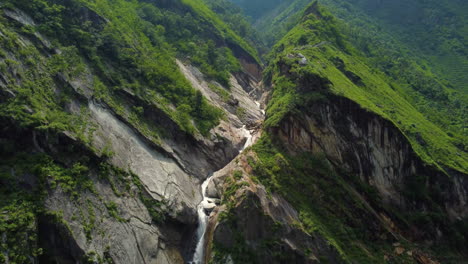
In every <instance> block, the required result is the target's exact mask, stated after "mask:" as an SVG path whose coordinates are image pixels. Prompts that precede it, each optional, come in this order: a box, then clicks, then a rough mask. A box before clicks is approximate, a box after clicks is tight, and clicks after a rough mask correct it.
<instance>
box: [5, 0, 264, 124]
mask: <svg viewBox="0 0 468 264" xmlns="http://www.w3.org/2000/svg"><path fill="white" fill-rule="evenodd" d="M10 8H18V9H20V10H22V11H24V12H25V13H26V14H29V15H30V16H31V17H32V18H33V19H34V21H35V24H32V25H20V26H19V28H18V29H16V28H6V26H7V25H9V24H12V22H11V21H6V20H4V21H3V22H2V25H3V28H4V32H5V34H8V35H7V36H5V35H4V36H3V37H2V38H3V40H4V45H3V46H2V48H3V49H4V53H8V52H11V53H13V54H19V55H21V56H22V57H20V58H16V59H18V60H23V59H24V60H25V59H27V58H28V56H27V55H32V56H39V55H40V54H41V51H40V50H34V45H31V47H25V48H23V47H22V45H19V44H18V43H16V41H17V40H18V34H25V35H33V34H36V32H38V33H41V34H43V35H44V36H45V37H46V38H49V39H50V40H52V42H53V45H54V46H55V47H56V48H59V49H63V50H64V51H65V53H66V54H63V55H60V54H57V55H56V56H54V59H55V61H54V62H51V63H55V64H56V65H54V67H55V69H49V68H50V67H42V66H45V64H47V62H42V60H31V62H32V61H34V63H35V64H36V66H35V67H36V69H44V70H45V71H46V73H47V74H49V75H50V77H53V75H54V74H56V73H60V72H62V71H64V70H69V66H73V67H76V68H77V70H76V71H74V73H75V75H77V76H74V77H79V76H78V75H80V74H84V75H86V74H88V72H86V73H83V72H79V69H81V70H83V66H82V65H84V64H86V65H87V66H90V67H91V73H90V74H92V75H94V76H95V77H94V80H93V82H92V83H93V84H92V85H93V86H94V90H95V96H96V97H98V98H100V99H102V100H104V101H106V102H107V103H108V104H109V105H111V106H113V107H114V108H115V109H114V110H116V111H119V109H118V108H119V103H118V98H116V97H115V96H114V95H115V94H116V92H118V91H122V90H126V91H131V92H132V93H135V94H136V95H137V96H139V97H141V98H144V100H145V101H147V102H148V103H149V104H152V105H154V106H155V107H157V108H160V109H162V110H163V111H164V112H165V113H166V114H167V115H168V116H170V117H171V118H172V119H173V120H174V121H175V122H176V123H178V124H179V126H180V127H181V128H182V129H183V130H186V131H188V132H190V133H193V132H194V131H195V130H199V131H201V132H202V133H207V131H208V130H209V129H210V128H212V127H213V126H214V125H216V124H217V122H218V120H219V118H220V117H221V114H220V111H218V110H217V109H215V108H214V107H211V106H209V105H208V104H207V103H206V101H205V100H200V99H201V96H200V95H199V94H197V93H196V92H195V90H194V89H193V88H192V87H191V86H190V83H189V82H188V81H187V80H185V78H184V77H183V75H182V74H181V73H180V72H179V70H178V67H177V65H176V63H175V58H176V57H180V58H183V59H188V60H189V61H190V62H191V63H193V64H195V65H197V66H199V67H200V69H201V70H202V71H203V72H204V73H205V74H206V75H207V76H209V77H211V78H213V79H214V80H216V81H218V82H220V83H221V84H224V85H229V74H230V72H235V71H240V70H241V68H240V64H239V62H238V60H237V59H236V58H235V57H234V55H233V52H232V50H231V49H230V48H229V47H233V46H235V47H236V49H237V50H244V51H245V53H246V54H248V55H247V56H251V57H252V58H253V60H256V53H255V50H254V49H253V48H251V47H250V46H249V45H248V44H247V43H246V42H244V41H243V40H242V39H241V38H240V37H239V36H237V35H236V34H235V33H233V31H232V30H230V29H229V27H228V26H226V25H225V24H224V23H223V22H222V21H221V20H220V19H219V18H217V17H216V15H215V14H214V13H213V12H211V11H210V10H209V9H208V8H207V7H206V6H205V5H203V4H202V3H198V2H194V1H182V2H180V1H176V2H171V4H170V5H164V4H159V3H153V2H148V3H146V2H144V1H106V0H96V1H91V0H89V1H78V0H70V1H65V0H64V1H46V0H34V1H32V2H31V1H7V3H5V4H4V5H3V10H9V9H10ZM87 10H89V11H87ZM15 26H18V25H15ZM23 49H28V50H30V51H29V53H28V52H25V51H22V50H23ZM34 53H37V55H34ZM29 57H31V56H29ZM5 59H13V58H5ZM13 60H14V59H13ZM3 62H4V67H5V70H6V71H8V70H12V69H13V68H15V67H17V65H14V64H12V65H8V63H7V62H8V60H4V61H3ZM41 65H42V66H41ZM80 65H81V66H80ZM17 68H22V67H17ZM33 68H34V67H33ZM84 75H82V76H84ZM24 77H26V78H28V79H30V81H31V82H32V84H34V82H38V81H39V80H36V79H35V78H34V75H27V76H24ZM27 84H28V83H27V82H24V83H23V86H24V85H27ZM45 89H46V90H47V87H46V88H45ZM46 92H47V91H46ZM31 96H32V95H31ZM38 106H39V104H38ZM40 107H47V105H46V104H40ZM6 108H7V107H3V109H6ZM14 110H15V109H12V110H11V111H14ZM16 110H18V111H19V109H16ZM11 111H10V112H8V113H4V114H6V115H10V116H20V114H19V113H18V114H17V115H14V114H12V113H11ZM43 118H46V119H47V118H50V115H47V114H45V115H44V117H43ZM191 120H194V124H195V126H193V125H192V121H191Z"/></svg>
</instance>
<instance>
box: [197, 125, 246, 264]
mask: <svg viewBox="0 0 468 264" xmlns="http://www.w3.org/2000/svg"><path fill="white" fill-rule="evenodd" d="M241 129H242V132H243V133H242V134H243V135H244V138H245V139H246V140H245V144H244V146H243V147H242V149H241V150H240V151H239V154H240V153H242V151H244V150H245V149H246V148H248V147H249V146H250V145H252V131H249V130H248V129H247V128H246V127H245V125H244V126H243V127H242V128H241ZM213 176H214V173H213V174H212V175H211V176H210V177H208V178H207V179H206V180H205V181H204V182H203V184H202V186H201V188H202V196H203V200H202V201H201V203H200V204H199V205H198V209H197V212H198V228H197V241H198V242H197V247H196V249H195V254H194V255H193V259H192V261H191V262H189V264H204V257H205V256H204V255H205V252H204V249H205V232H206V226H207V224H208V217H209V214H210V212H211V211H212V210H213V209H214V208H215V207H216V203H215V201H216V199H214V198H210V197H208V196H207V195H206V189H207V188H208V184H209V183H210V181H211V179H212V178H213Z"/></svg>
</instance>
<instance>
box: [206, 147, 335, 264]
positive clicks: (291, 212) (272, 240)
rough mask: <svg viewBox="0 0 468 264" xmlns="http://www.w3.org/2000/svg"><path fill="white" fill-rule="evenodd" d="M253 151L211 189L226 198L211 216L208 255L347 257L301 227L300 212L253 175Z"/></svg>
mask: <svg viewBox="0 0 468 264" xmlns="http://www.w3.org/2000/svg"><path fill="white" fill-rule="evenodd" d="M249 159H253V160H255V159H256V157H255V154H254V153H253V152H248V153H245V154H243V155H241V156H240V157H239V158H238V159H236V160H235V161H233V162H232V163H230V164H229V165H228V166H226V167H225V168H223V169H222V170H221V171H218V172H216V173H215V175H214V177H213V179H212V184H211V189H212V192H214V193H216V191H213V190H218V191H219V192H220V193H218V195H219V196H221V197H222V200H223V201H224V203H223V205H222V206H220V207H217V208H216V209H215V210H214V211H213V212H212V213H211V216H210V223H209V227H208V231H207V236H208V239H207V243H206V246H207V249H208V254H207V256H206V258H207V259H206V261H207V262H208V261H213V263H227V262H226V261H228V260H232V261H233V262H234V263H242V261H243V260H248V261H250V262H253V263H321V261H324V260H325V259H326V260H327V261H328V262H329V263H344V262H343V260H341V258H340V256H339V253H338V252H337V251H336V249H335V248H334V247H333V246H331V245H330V244H329V243H328V242H327V240H326V239H324V238H323V237H322V236H321V235H320V234H319V233H313V234H309V233H307V232H306V231H304V229H303V228H302V227H301V224H300V220H299V214H298V212H297V211H296V209H294V207H293V206H292V205H291V204H289V203H288V202H287V201H286V200H284V199H283V198H282V197H281V196H279V195H277V194H274V193H272V194H271V193H267V191H266V190H265V188H264V187H263V186H262V185H261V184H258V183H255V182H253V181H252V179H251V178H250V175H252V172H253V169H252V167H250V165H249V162H248V160H249Z"/></svg>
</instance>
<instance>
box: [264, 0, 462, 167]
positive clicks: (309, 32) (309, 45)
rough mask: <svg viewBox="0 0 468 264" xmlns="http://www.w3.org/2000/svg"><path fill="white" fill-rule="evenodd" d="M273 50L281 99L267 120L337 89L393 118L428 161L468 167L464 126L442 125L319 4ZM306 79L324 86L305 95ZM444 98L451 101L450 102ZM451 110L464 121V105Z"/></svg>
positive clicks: (277, 92) (269, 74)
mask: <svg viewBox="0 0 468 264" xmlns="http://www.w3.org/2000/svg"><path fill="white" fill-rule="evenodd" d="M299 53H301V55H302V56H305V57H306V58H307V59H308V62H307V65H301V64H300V63H298V62H299V60H300V58H298V57H297V56H298V54H299ZM272 54H273V56H276V57H272V58H273V63H272V64H271V65H270V67H269V70H268V72H267V77H268V78H272V80H273V83H274V85H275V86H277V87H278V89H277V90H275V91H274V93H273V97H274V98H276V99H273V100H271V102H270V106H269V109H267V113H268V115H269V116H272V119H271V120H267V121H266V124H267V125H275V124H277V123H278V121H280V120H281V118H282V117H283V116H284V115H285V114H286V113H288V111H291V110H294V108H295V106H296V105H306V104H307V100H308V98H309V97H310V99H311V100H313V99H314V98H317V91H320V89H322V91H321V92H322V93H323V90H325V91H332V92H333V93H336V94H339V95H341V96H345V97H348V98H350V99H351V100H353V101H356V102H358V103H359V104H360V105H362V106H363V107H364V108H366V109H369V110H371V111H373V112H375V113H377V114H379V115H381V116H382V117H384V118H387V119H389V120H391V121H393V123H394V124H395V125H396V126H397V127H399V128H400V129H401V130H402V131H403V132H404V133H405V135H406V136H407V137H408V138H409V140H410V141H411V143H412V146H413V148H414V149H415V151H416V152H417V153H418V154H419V155H420V156H421V157H422V158H423V159H424V160H425V161H426V162H428V163H430V164H434V165H436V166H441V168H442V167H444V166H448V167H451V168H454V169H457V170H460V171H463V172H466V171H467V170H468V168H467V167H468V163H467V160H468V159H467V154H466V152H465V149H464V148H465V146H464V144H465V143H466V142H467V141H466V136H463V135H461V132H459V130H456V129H454V130H452V131H450V130H447V129H446V128H445V127H444V129H442V128H441V127H440V126H438V125H437V123H435V122H431V119H429V118H427V116H428V115H430V114H431V113H432V111H431V112H423V113H421V111H419V110H420V109H419V108H417V107H415V104H414V102H413V100H414V99H412V98H411V97H410V93H409V92H408V91H407V89H405V86H403V87H402V85H401V83H399V82H397V81H394V80H393V79H391V78H388V76H387V75H386V74H385V73H384V72H381V71H379V70H377V69H375V68H374V69H372V63H370V62H369V60H368V58H367V57H365V56H363V55H362V54H361V53H360V52H359V51H358V50H357V49H356V48H355V47H354V46H353V45H352V43H350V42H349V41H347V39H346V35H343V34H342V33H341V31H340V29H339V28H338V25H337V22H336V20H335V19H334V18H333V17H332V16H331V15H330V14H329V13H328V12H326V11H324V10H323V9H321V8H320V7H318V6H316V5H315V4H313V5H311V6H309V8H308V9H307V10H306V13H305V15H304V18H303V19H302V21H301V23H300V24H299V25H298V26H296V27H295V28H294V29H292V30H291V31H290V32H289V33H288V35H287V36H286V37H285V38H283V39H282V40H281V41H280V42H279V43H278V44H277V45H276V46H275V47H274V49H273V53H272ZM285 68H287V69H288V70H287V72H285V71H284V69H285ZM281 69H283V70H281ZM304 80H305V82H304ZM303 84H305V86H307V85H309V86H311V87H312V86H318V87H316V89H315V90H317V89H318V90H317V91H315V92H312V93H311V94H309V93H305V94H306V96H304V93H300V92H299V90H300V89H301V86H303ZM307 94H309V95H308V96H307ZM305 99H307V100H305ZM442 102H445V107H446V106H447V102H446V101H442ZM441 107H442V105H441ZM448 111H451V117H446V118H452V119H451V120H453V121H456V122H457V124H460V125H461V124H462V123H463V120H464V119H465V118H466V116H464V114H463V108H461V109H459V108H448V109H447V112H448ZM458 122H459V123H458ZM439 125H440V124H439ZM448 132H451V133H448ZM457 132H458V133H457ZM464 142H465V143H464Z"/></svg>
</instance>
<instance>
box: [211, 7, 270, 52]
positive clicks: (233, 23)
mask: <svg viewBox="0 0 468 264" xmlns="http://www.w3.org/2000/svg"><path fill="white" fill-rule="evenodd" d="M204 2H205V3H206V4H207V5H208V6H209V7H210V9H211V10H213V12H215V13H216V14H218V15H219V17H220V18H221V19H222V20H223V21H224V22H225V23H226V24H227V25H228V26H229V27H230V28H232V30H234V32H236V33H237V34H238V35H239V36H240V37H242V38H243V39H245V40H247V41H248V42H249V43H250V44H251V45H252V46H253V47H255V48H256V49H257V50H258V51H259V52H260V53H265V52H266V51H267V49H266V47H265V45H264V43H263V39H262V38H261V37H260V36H259V34H258V32H257V31H256V30H255V29H253V27H252V26H251V24H250V23H249V21H248V20H247V18H246V17H245V16H244V14H243V13H242V10H241V9H240V7H238V6H237V5H235V4H233V3H231V2H229V1H228V0H204Z"/></svg>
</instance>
